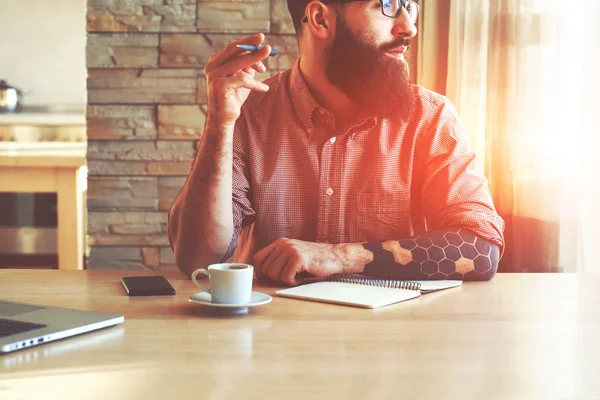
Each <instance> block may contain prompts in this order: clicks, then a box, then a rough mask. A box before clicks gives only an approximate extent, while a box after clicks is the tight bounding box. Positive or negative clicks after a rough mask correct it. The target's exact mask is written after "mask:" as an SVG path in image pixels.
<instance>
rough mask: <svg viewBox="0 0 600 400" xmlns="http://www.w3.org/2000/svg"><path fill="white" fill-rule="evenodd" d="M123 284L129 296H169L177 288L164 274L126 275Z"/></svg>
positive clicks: (122, 279) (122, 280)
mask: <svg viewBox="0 0 600 400" xmlns="http://www.w3.org/2000/svg"><path fill="white" fill-rule="evenodd" d="M121 285H123V289H125V293H127V295H128V296H168V295H174V294H175V289H174V288H173V286H171V284H170V283H169V281H168V280H167V279H166V278H165V277H164V276H125V277H123V278H121Z"/></svg>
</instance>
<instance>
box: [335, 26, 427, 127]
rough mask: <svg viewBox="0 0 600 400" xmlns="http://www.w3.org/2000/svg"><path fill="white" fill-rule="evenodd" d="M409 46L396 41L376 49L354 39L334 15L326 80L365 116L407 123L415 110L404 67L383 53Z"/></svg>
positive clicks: (401, 41)
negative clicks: (334, 30)
mask: <svg viewBox="0 0 600 400" xmlns="http://www.w3.org/2000/svg"><path fill="white" fill-rule="evenodd" d="M409 43H410V41H409V39H406V38H398V39H397V40H396V41H395V42H394V43H390V44H388V45H386V46H385V47H384V48H377V47H375V46H373V45H371V44H368V43H365V42H363V41H362V40H360V39H359V38H357V37H355V35H354V34H353V33H352V32H351V31H350V30H349V28H348V27H347V25H346V23H345V21H344V19H343V18H341V17H340V16H338V18H337V27H336V35H335V39H334V41H333V43H332V45H331V47H330V49H329V55H328V56H329V63H328V65H327V70H326V72H325V73H326V76H327V79H328V80H329V81H330V82H331V83H332V84H333V85H335V86H336V87H338V88H339V89H340V90H341V91H343V92H344V93H345V94H346V96H348V97H349V98H350V100H352V101H353V102H354V103H356V104H357V105H359V106H360V107H361V108H362V109H363V110H364V111H366V112H368V113H369V114H371V115H376V116H378V117H382V118H392V119H395V118H401V119H404V120H407V119H408V117H409V116H410V115H411V114H412V112H413V110H414V107H415V99H414V94H413V91H412V88H411V83H410V73H409V68H408V64H407V62H406V61H403V60H399V59H394V58H393V57H389V56H386V55H385V51H386V50H388V49H392V48H395V47H398V46H400V45H408V44H409Z"/></svg>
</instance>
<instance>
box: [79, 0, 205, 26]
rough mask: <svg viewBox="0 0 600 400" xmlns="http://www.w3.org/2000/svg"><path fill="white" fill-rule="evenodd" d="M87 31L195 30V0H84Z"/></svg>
mask: <svg viewBox="0 0 600 400" xmlns="http://www.w3.org/2000/svg"><path fill="white" fill-rule="evenodd" d="M87 7H88V12H87V29H88V32H195V31H196V0H88V1H87Z"/></svg>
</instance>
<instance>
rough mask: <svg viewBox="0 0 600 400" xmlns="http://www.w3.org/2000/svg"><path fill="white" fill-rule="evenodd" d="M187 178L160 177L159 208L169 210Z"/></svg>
mask: <svg viewBox="0 0 600 400" xmlns="http://www.w3.org/2000/svg"><path fill="white" fill-rule="evenodd" d="M185 181H186V178H167V177H160V178H158V198H159V200H158V209H159V210H164V211H169V210H170V209H171V207H172V206H173V202H175V198H176V197H177V195H178V194H179V192H180V191H181V188H182V187H183V185H184V184H185Z"/></svg>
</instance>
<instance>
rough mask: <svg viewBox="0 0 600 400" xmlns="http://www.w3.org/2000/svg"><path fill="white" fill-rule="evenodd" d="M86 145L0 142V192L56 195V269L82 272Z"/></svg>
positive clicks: (84, 143) (82, 143)
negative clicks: (79, 270) (80, 270)
mask: <svg viewBox="0 0 600 400" xmlns="http://www.w3.org/2000/svg"><path fill="white" fill-rule="evenodd" d="M86 148H87V143H86V142H0V176H1V177H2V178H1V179H0V192H16V193H49V192H50V193H51V192H54V193H56V194H57V219H58V231H57V247H58V268H59V269H83V254H84V238H85V231H84V215H85V201H84V193H85V191H86V190H87V167H86Z"/></svg>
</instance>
